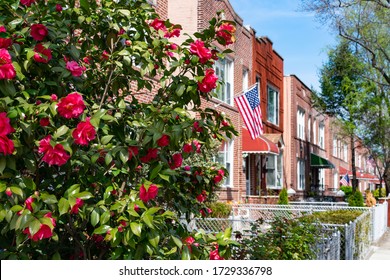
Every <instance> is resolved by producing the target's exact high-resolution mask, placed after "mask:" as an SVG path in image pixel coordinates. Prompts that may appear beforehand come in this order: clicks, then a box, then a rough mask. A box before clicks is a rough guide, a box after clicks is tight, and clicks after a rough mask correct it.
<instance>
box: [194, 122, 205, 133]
mask: <svg viewBox="0 0 390 280" xmlns="http://www.w3.org/2000/svg"><path fill="white" fill-rule="evenodd" d="M192 130H193V131H196V132H203V127H201V126H200V125H199V122H198V121H196V122H194V124H193V127H192Z"/></svg>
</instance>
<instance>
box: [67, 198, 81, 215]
mask: <svg viewBox="0 0 390 280" xmlns="http://www.w3.org/2000/svg"><path fill="white" fill-rule="evenodd" d="M83 204H84V200H82V199H80V198H76V204H75V205H73V207H72V209H71V210H70V214H78V213H79V208H80V207H81V206H83Z"/></svg>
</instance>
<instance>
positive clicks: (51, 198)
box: [41, 193, 58, 204]
mask: <svg viewBox="0 0 390 280" xmlns="http://www.w3.org/2000/svg"><path fill="white" fill-rule="evenodd" d="M41 198H42V200H43V202H44V203H46V204H55V203H57V202H58V200H57V198H56V196H55V195H54V194H48V193H42V194H41Z"/></svg>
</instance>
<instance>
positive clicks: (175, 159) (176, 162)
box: [169, 154, 183, 169]
mask: <svg viewBox="0 0 390 280" xmlns="http://www.w3.org/2000/svg"><path fill="white" fill-rule="evenodd" d="M182 164H183V156H182V155H181V154H174V155H173V156H172V162H170V163H169V165H170V168H171V169H176V168H179V167H181V165H182Z"/></svg>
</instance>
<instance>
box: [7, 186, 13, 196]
mask: <svg viewBox="0 0 390 280" xmlns="http://www.w3.org/2000/svg"><path fill="white" fill-rule="evenodd" d="M5 194H6V195H7V196H12V191H11V189H10V188H7V189H6V190H5Z"/></svg>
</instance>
